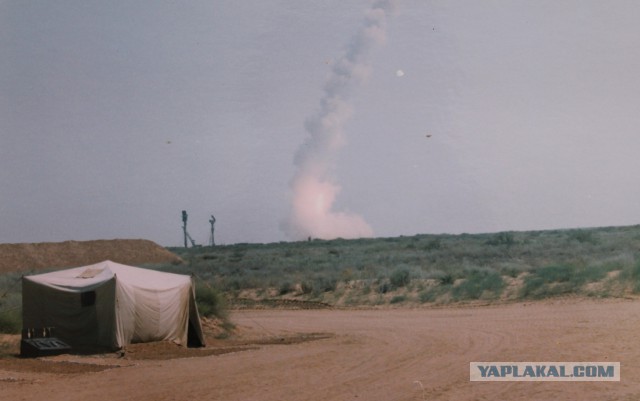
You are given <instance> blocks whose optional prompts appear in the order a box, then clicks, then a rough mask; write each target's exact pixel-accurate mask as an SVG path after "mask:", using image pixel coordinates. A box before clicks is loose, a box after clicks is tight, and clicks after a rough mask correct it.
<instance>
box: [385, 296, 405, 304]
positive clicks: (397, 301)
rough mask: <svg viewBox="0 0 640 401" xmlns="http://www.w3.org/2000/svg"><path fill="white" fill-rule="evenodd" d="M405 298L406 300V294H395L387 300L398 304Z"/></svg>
mask: <svg viewBox="0 0 640 401" xmlns="http://www.w3.org/2000/svg"><path fill="white" fill-rule="evenodd" d="M406 300H407V296H406V295H396V296H394V297H393V298H391V301H389V303H392V304H398V303H401V302H404V301H406Z"/></svg>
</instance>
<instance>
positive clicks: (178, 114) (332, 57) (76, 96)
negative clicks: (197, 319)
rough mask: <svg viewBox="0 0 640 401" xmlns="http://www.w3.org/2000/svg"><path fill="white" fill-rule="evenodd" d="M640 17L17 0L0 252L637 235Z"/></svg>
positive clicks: (273, 0)
mask: <svg viewBox="0 0 640 401" xmlns="http://www.w3.org/2000/svg"><path fill="white" fill-rule="evenodd" d="M380 10H382V11H380ZM637 15H640V2H637V1H623V0H616V1H613V2H603V1H591V0H575V1H570V0H551V1H544V0H540V1H535V2H534V1H527V0H522V1H518V0H508V1H507V0H501V1H498V0H496V1H480V2H479V1H473V0H453V1H449V0H447V1H445V0H439V1H426V0H400V1H397V2H393V3H391V2H375V3H374V2H371V1H368V0H350V1H344V0H323V1H321V2H320V1H311V0H304V1H293V0H259V1H258V0H244V1H237V0H214V1H210V0H193V1H188V2H175V1H155V2H152V3H149V2H143V1H128V0H127V1H118V0H117V1H110V2H104V1H84V0H83V1H80V0H77V1H71V0H59V1H55V2H52V1H48V0H29V1H22V0H0V54H2V57H0V243H20V242H55V241H66V240H76V241H81V240H95V239H113V238H145V239H149V240H152V241H155V242H157V243H159V244H161V245H164V246H178V245H181V244H182V241H183V234H182V218H181V211H182V210H186V211H187V212H188V216H189V220H188V231H189V233H190V234H191V236H192V237H193V239H194V240H195V241H196V243H199V244H205V245H206V244H207V243H208V241H209V236H210V227H211V226H210V224H209V219H210V216H211V215H212V214H213V215H214V216H215V218H216V224H215V241H216V243H217V244H233V243H241V242H249V243H260V242H263V243H266V242H278V241H291V240H300V239H305V238H306V237H307V236H312V237H318V238H322V237H327V238H328V237H331V236H339V237H358V236H376V237H392V236H399V235H414V234H428V233H431V234H438V233H451V234H458V233H465V232H466V233H479V232H498V231H511V230H514V231H520V230H544V229H557V228H578V227H595V226H616V225H632V224H637V223H639V222H640V185H638V179H637V178H634V177H635V174H636V173H637V171H638V170H639V167H640V157H638V150H639V149H640V135H638V133H639V131H640V113H639V112H638V110H637V107H638V106H637V105H638V104H640V74H638V73H637V72H638V71H640V46H639V45H640V25H638V24H637V18H636V16H637ZM372 29H373V31H372ZM362 38H365V39H362ZM354 60H355V61H354ZM345 66H346V67H345ZM336 82H337V83H336ZM336 104H338V105H339V107H337V106H335V105H336ZM334 106H335V107H334ZM343 107H344V108H343ZM343 110H345V112H344V113H343V112H342V111H343ZM327 121H329V123H327ZM318 122H320V123H318ZM314 124H315V125H314ZM327 124H329V125H330V127H329V128H327V127H326V126H327ZM314 126H321V127H324V128H322V129H316V128H317V127H316V128H314ZM309 149H311V150H309ZM301 177H303V178H301ZM301 182H303V183H304V185H302V186H301V185H300V183H301ZM307 184H309V185H307ZM301 187H304V188H307V189H309V188H311V189H310V191H311V192H309V193H307V194H306V195H304V196H302V197H300V196H299V195H300V194H301V193H302V192H301V191H303V190H302V189H300V188H301ZM322 191H324V192H322ZM318 194H320V195H322V196H320V197H319V196H318ZM307 207H309V208H311V209H305V208H307ZM314 208H316V209H314ZM305 216H306V217H308V216H311V217H310V220H309V221H305V220H304V218H305ZM345 219H346V220H345ZM334 226H341V227H346V228H344V229H343V230H342V231H340V230H338V231H332V229H333V227H334ZM349 227H351V228H353V227H359V229H356V230H350V228H349Z"/></svg>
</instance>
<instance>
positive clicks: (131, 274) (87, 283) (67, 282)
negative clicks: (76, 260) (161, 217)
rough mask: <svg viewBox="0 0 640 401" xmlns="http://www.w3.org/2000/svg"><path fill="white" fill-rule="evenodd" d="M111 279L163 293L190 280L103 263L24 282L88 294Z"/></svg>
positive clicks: (46, 274) (38, 275)
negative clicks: (114, 278) (93, 288)
mask: <svg viewBox="0 0 640 401" xmlns="http://www.w3.org/2000/svg"><path fill="white" fill-rule="evenodd" d="M114 276H116V277H117V279H118V281H119V282H121V283H125V284H127V285H130V286H134V287H137V288H143V289H155V290H159V291H162V290H166V289H170V288H175V287H176V286H177V285H180V284H189V283H190V282H191V278H190V277H189V276H187V275H184V274H174V273H165V272H159V271H155V270H150V269H143V268H140V267H134V266H127V265H123V264H120V263H116V262H112V261H110V260H105V261H103V262H99V263H95V264H93V265H88V266H81V267H74V268H71V269H65V270H59V271H54V272H50V273H43V274H36V275H33V276H25V279H28V280H30V281H33V282H36V283H39V284H42V285H46V286H49V287H54V288H58V289H61V290H66V291H88V290H91V288H92V287H97V286H99V285H100V284H101V283H104V282H105V281H108V280H111V279H112V278H113V277H114Z"/></svg>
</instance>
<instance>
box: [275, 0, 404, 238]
mask: <svg viewBox="0 0 640 401" xmlns="http://www.w3.org/2000/svg"><path fill="white" fill-rule="evenodd" d="M391 8H392V7H391V2H390V1H377V2H375V3H374V4H373V5H372V7H371V8H370V9H369V10H367V11H366V13H365V18H364V23H363V26H362V28H361V29H360V30H359V31H358V33H357V34H356V35H355V36H354V37H353V38H352V41H351V43H350V44H349V46H348V47H347V49H346V52H345V54H344V55H343V56H342V57H341V58H340V59H338V60H337V61H336V63H335V64H334V67H333V69H332V71H331V75H330V77H329V79H328V81H327V82H326V84H325V86H324V95H323V97H322V99H321V100H320V109H319V111H318V113H317V114H315V115H313V116H311V117H309V118H308V119H307V120H306V122H305V128H306V131H307V133H308V134H309V135H308V137H307V139H306V140H305V142H304V143H303V144H302V146H301V147H300V148H299V149H298V151H297V153H296V155H295V158H294V163H295V165H296V167H297V170H296V173H295V175H294V177H293V179H292V180H291V182H290V186H291V192H292V194H291V212H290V215H289V217H288V219H287V220H286V221H285V222H284V224H283V229H284V231H285V233H286V234H287V235H288V236H289V237H290V238H293V239H303V238H307V237H313V238H322V239H331V238H338V237H341V238H359V237H371V236H373V230H372V228H371V227H370V226H369V224H367V222H366V221H365V220H364V219H363V218H362V217H360V216H358V215H355V214H350V213H346V212H337V211H334V210H333V203H334V201H335V199H336V197H337V195H338V193H339V192H340V186H339V185H338V184H337V183H336V182H335V178H334V177H333V175H332V170H333V169H334V166H335V156H336V154H337V152H338V151H339V149H340V148H341V147H342V146H344V144H345V139H344V132H343V128H344V125H345V123H346V121H347V120H348V119H349V117H350V116H351V114H352V110H351V107H350V105H349V103H348V92H349V91H350V90H351V89H353V88H354V87H355V86H358V85H360V84H362V83H363V82H364V81H365V80H366V78H367V77H368V75H369V73H370V66H369V64H368V63H367V60H366V58H367V56H368V54H369V52H370V50H371V48H372V47H373V46H375V45H379V44H383V43H384V42H385V40H386V20H387V16H388V14H389V13H390V12H391Z"/></svg>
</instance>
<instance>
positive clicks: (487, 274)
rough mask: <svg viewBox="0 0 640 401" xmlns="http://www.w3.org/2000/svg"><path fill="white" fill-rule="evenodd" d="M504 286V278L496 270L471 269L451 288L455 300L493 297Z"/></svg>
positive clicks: (500, 291) (499, 292) (497, 295)
mask: <svg viewBox="0 0 640 401" xmlns="http://www.w3.org/2000/svg"><path fill="white" fill-rule="evenodd" d="M503 288H504V280H503V279H502V276H501V275H500V273H498V272H496V271H485V270H477V271H472V272H471V273H470V274H469V275H468V276H467V277H466V278H465V279H464V281H462V282H461V283H460V284H458V285H456V286H454V287H453V288H452V289H451V296H452V298H453V300H455V301H462V300H472V299H495V298H498V297H499V296H500V294H501V293H502V290H503Z"/></svg>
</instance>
